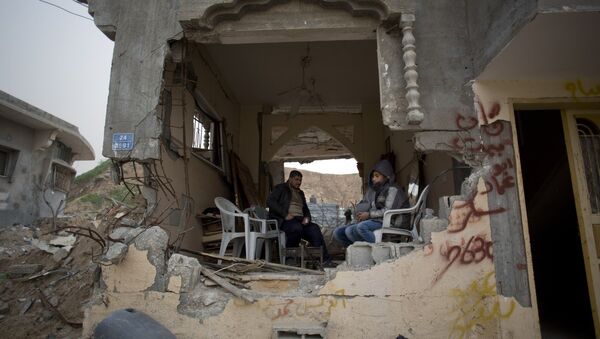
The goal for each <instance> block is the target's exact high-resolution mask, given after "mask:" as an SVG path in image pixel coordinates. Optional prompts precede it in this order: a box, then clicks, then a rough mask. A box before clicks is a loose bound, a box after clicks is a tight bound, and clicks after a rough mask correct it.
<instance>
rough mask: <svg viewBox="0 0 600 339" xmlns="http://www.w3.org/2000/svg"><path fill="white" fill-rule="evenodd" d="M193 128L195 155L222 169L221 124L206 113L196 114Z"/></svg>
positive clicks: (193, 149)
mask: <svg viewBox="0 0 600 339" xmlns="http://www.w3.org/2000/svg"><path fill="white" fill-rule="evenodd" d="M192 126H193V129H194V130H193V132H194V136H193V139H192V151H193V152H194V154H196V155H197V156H200V157H202V158H203V159H205V160H208V161H210V162H211V163H212V164H213V165H216V166H219V167H221V166H222V160H221V154H220V148H221V138H220V133H221V123H220V122H219V121H217V120H215V119H213V118H212V117H211V116H209V115H208V114H205V113H204V112H197V113H196V114H194V118H193V125H192Z"/></svg>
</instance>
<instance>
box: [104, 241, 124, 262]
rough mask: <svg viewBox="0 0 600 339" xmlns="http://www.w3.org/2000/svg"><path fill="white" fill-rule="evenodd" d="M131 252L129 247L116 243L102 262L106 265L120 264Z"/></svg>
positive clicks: (111, 246)
mask: <svg viewBox="0 0 600 339" xmlns="http://www.w3.org/2000/svg"><path fill="white" fill-rule="evenodd" d="M128 250H129V246H127V245H125V244H123V243H120V242H116V243H113V244H112V245H110V247H109V248H108V251H107V252H106V254H105V255H104V256H103V257H102V260H101V261H102V262H103V263H105V264H109V263H110V264H118V263H120V262H121V261H122V260H123V258H125V256H126V255H127V251H128Z"/></svg>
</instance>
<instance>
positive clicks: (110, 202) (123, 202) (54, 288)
mask: <svg viewBox="0 0 600 339" xmlns="http://www.w3.org/2000/svg"><path fill="white" fill-rule="evenodd" d="M124 171H125V175H126V177H127V176H129V177H131V176H132V173H133V171H132V170H131V169H124ZM307 174H308V173H307ZM336 179H337V180H336ZM342 179H343V180H342ZM339 180H342V181H343V183H342V182H339ZM347 180H354V178H346V177H344V176H332V177H331V178H326V179H324V178H319V181H323V182H332V181H333V183H332V184H333V186H334V187H349V186H353V185H348V183H347V182H346V181H347ZM335 181H338V182H337V183H335ZM338 193H339V192H338ZM356 193H357V192H345V194H342V195H343V196H346V195H348V196H350V195H354V194H356ZM69 196H70V197H69V200H68V202H67V205H66V209H65V213H64V214H65V216H64V217H59V218H58V219H57V220H55V224H56V225H55V228H57V229H61V230H60V231H59V232H56V231H55V232H53V225H52V224H53V221H52V219H51V218H47V219H41V220H38V221H37V222H36V223H34V224H32V225H13V226H11V227H6V228H0V338H7V337H13V338H79V337H81V323H82V322H83V310H84V308H85V306H86V304H87V303H88V302H90V299H91V298H92V292H93V289H94V284H96V283H97V281H98V277H99V274H100V264H99V263H98V260H99V255H100V254H101V252H102V246H101V245H100V244H99V242H98V241H95V240H94V239H92V238H90V236H89V235H90V232H91V233H92V234H93V235H94V236H95V237H96V238H102V239H103V240H105V241H106V240H107V235H108V234H110V232H111V231H112V229H114V228H115V227H117V226H123V224H124V223H125V224H127V223H130V222H132V221H137V220H140V219H141V214H142V211H143V206H144V202H143V200H142V199H141V197H140V196H139V195H138V196H137V197H135V198H132V196H131V194H129V190H127V189H126V188H125V187H124V186H122V185H121V186H120V185H116V184H114V183H113V182H112V179H111V174H110V166H104V167H102V168H100V170H99V171H97V173H94V175H93V176H91V177H89V178H87V179H86V180H85V181H81V180H80V181H79V182H77V183H76V184H74V185H73V186H72V187H71V192H70V194H69ZM338 196H339V195H338ZM128 206H129V207H128ZM131 207H135V208H133V209H132V208H131ZM126 220H127V222H125V221H126ZM96 234H97V235H98V236H96ZM69 235H74V236H75V239H76V240H75V242H74V244H73V246H72V249H70V251H66V250H61V251H59V252H62V256H61V255H60V254H61V253H59V254H57V255H53V254H51V253H48V252H46V251H44V250H42V249H40V247H44V245H47V244H49V243H50V242H51V241H52V240H53V239H56V238H62V237H65V236H69ZM100 242H101V241H100ZM51 249H52V250H53V251H57V247H56V246H51ZM330 251H331V252H336V251H335V249H334V248H330ZM25 265H30V266H28V267H26V266H25ZM31 265H38V266H37V270H33V269H31ZM25 268H27V269H28V270H27V271H26V272H24V271H23V270H24V269H25ZM16 270H20V271H21V273H20V274H17V272H16Z"/></svg>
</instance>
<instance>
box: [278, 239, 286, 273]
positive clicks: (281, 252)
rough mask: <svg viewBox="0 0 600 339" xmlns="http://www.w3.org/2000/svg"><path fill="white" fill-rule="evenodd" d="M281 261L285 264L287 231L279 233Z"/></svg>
mask: <svg viewBox="0 0 600 339" xmlns="http://www.w3.org/2000/svg"><path fill="white" fill-rule="evenodd" d="M277 240H278V242H279V263H280V264H282V265H285V253H284V252H285V233H283V232H281V233H279V239H277Z"/></svg>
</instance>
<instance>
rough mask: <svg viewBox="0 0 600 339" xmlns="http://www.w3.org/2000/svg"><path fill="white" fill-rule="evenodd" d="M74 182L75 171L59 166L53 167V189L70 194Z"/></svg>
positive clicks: (54, 165)
mask: <svg viewBox="0 0 600 339" xmlns="http://www.w3.org/2000/svg"><path fill="white" fill-rule="evenodd" d="M72 181H73V171H72V170H71V169H70V168H67V167H64V166H61V165H59V164H53V165H52V189H54V190H58V191H63V192H69V189H70V188H71V182H72Z"/></svg>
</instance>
